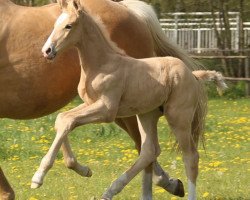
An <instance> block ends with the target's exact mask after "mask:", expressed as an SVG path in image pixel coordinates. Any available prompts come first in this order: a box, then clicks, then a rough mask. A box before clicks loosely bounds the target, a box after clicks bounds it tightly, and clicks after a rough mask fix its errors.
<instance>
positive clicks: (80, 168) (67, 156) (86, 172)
mask: <svg viewBox="0 0 250 200" xmlns="http://www.w3.org/2000/svg"><path fill="white" fill-rule="evenodd" d="M62 152H63V157H64V163H65V165H66V167H68V168H69V169H72V170H74V171H75V172H76V173H77V174H79V175H80V176H83V177H91V176H92V171H91V169H90V168H89V167H88V166H84V165H80V164H79V163H78V161H77V159H76V157H75V156H74V154H73V152H72V149H71V147H70V143H69V139H68V137H65V139H64V141H63V143H62Z"/></svg>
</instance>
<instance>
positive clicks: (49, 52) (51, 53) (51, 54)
mask: <svg viewBox="0 0 250 200" xmlns="http://www.w3.org/2000/svg"><path fill="white" fill-rule="evenodd" d="M42 53H43V56H44V57H45V58H47V59H49V60H52V59H54V58H55V57H56V51H55V48H54V47H53V46H50V47H48V48H47V49H43V50H42Z"/></svg>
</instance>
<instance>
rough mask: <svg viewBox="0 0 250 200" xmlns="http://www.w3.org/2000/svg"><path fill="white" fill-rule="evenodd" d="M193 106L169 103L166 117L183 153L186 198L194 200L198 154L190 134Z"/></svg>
mask: <svg viewBox="0 0 250 200" xmlns="http://www.w3.org/2000/svg"><path fill="white" fill-rule="evenodd" d="M194 112H195V106H188V107H185V106H180V105H176V106H173V105H171V107H170V108H166V117H167V120H168V122H169V125H170V127H171V129H172V131H173V133H174V135H175V136H176V139H177V141H178V144H179V147H180V149H181V151H182V153H183V161H184V164H185V169H186V174H187V178H188V199H189V200H196V179H197V176H198V162H199V154H198V151H197V149H196V145H195V143H194V141H193V138H192V134H191V131H192V130H191V125H192V120H193V116H194Z"/></svg>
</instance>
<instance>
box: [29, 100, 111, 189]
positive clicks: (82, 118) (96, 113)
mask: <svg viewBox="0 0 250 200" xmlns="http://www.w3.org/2000/svg"><path fill="white" fill-rule="evenodd" d="M110 116H111V115H110V112H109V110H107V107H106V106H105V105H104V104H103V103H102V101H97V102H96V103H94V104H91V105H90V106H88V107H84V108H83V109H79V110H73V112H67V114H65V115H64V114H59V115H58V116H57V119H56V122H55V128H56V130H57V134H56V137H55V139H54V141H53V143H52V145H51V147H50V149H49V151H48V152H47V154H46V155H45V156H44V157H43V159H42V162H41V164H40V166H39V168H38V170H37V172H36V173H35V174H34V176H33V178H32V184H31V188H37V187H39V186H41V185H42V183H43V179H44V177H45V175H46V173H47V172H48V171H49V169H50V168H51V167H52V166H53V163H54V161H55V158H56V155H57V153H58V151H59V149H60V147H61V145H62V143H63V142H64V140H65V138H66V137H67V135H68V134H69V132H70V131H72V130H73V129H74V128H75V127H77V126H79V125H84V124H88V123H95V122H96V123H97V122H107V121H108V120H110Z"/></svg>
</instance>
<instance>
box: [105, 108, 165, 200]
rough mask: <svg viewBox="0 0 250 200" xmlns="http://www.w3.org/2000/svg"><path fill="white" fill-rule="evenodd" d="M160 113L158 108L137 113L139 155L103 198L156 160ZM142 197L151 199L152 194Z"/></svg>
mask: <svg viewBox="0 0 250 200" xmlns="http://www.w3.org/2000/svg"><path fill="white" fill-rule="evenodd" d="M160 115H161V114H160V112H159V111H158V110H154V111H152V112H150V113H145V114H142V115H138V117H137V119H138V124H139V130H140V133H141V142H142V145H141V152H140V156H139V158H138V159H137V161H136V162H135V164H134V165H133V166H132V167H131V168H130V169H129V170H127V171H126V172H125V173H124V174H123V175H121V176H120V177H119V178H118V179H116V180H115V181H114V182H113V183H112V184H111V186H110V187H109V188H108V189H107V190H106V192H105V193H104V194H103V196H102V199H103V200H104V199H106V200H107V199H108V200H110V199H112V198H113V196H114V195H116V194H118V193H119V192H120V191H121V190H122V189H123V188H124V187H125V186H126V185H127V184H128V183H129V182H130V181H131V180H132V179H133V178H134V177H135V176H136V175H137V174H138V173H139V172H140V171H141V170H143V169H145V168H147V167H148V166H149V165H150V164H151V163H152V162H154V161H155V160H156V158H157V156H158V155H159V154H160V146H159V143H158V139H157V137H156V136H157V121H158V119H159V116H160ZM150 173H151V172H150ZM143 193H144V192H143ZM145 194H146V193H145ZM150 195H151V194H150ZM143 199H145V200H146V199H152V196H148V197H147V196H143Z"/></svg>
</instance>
